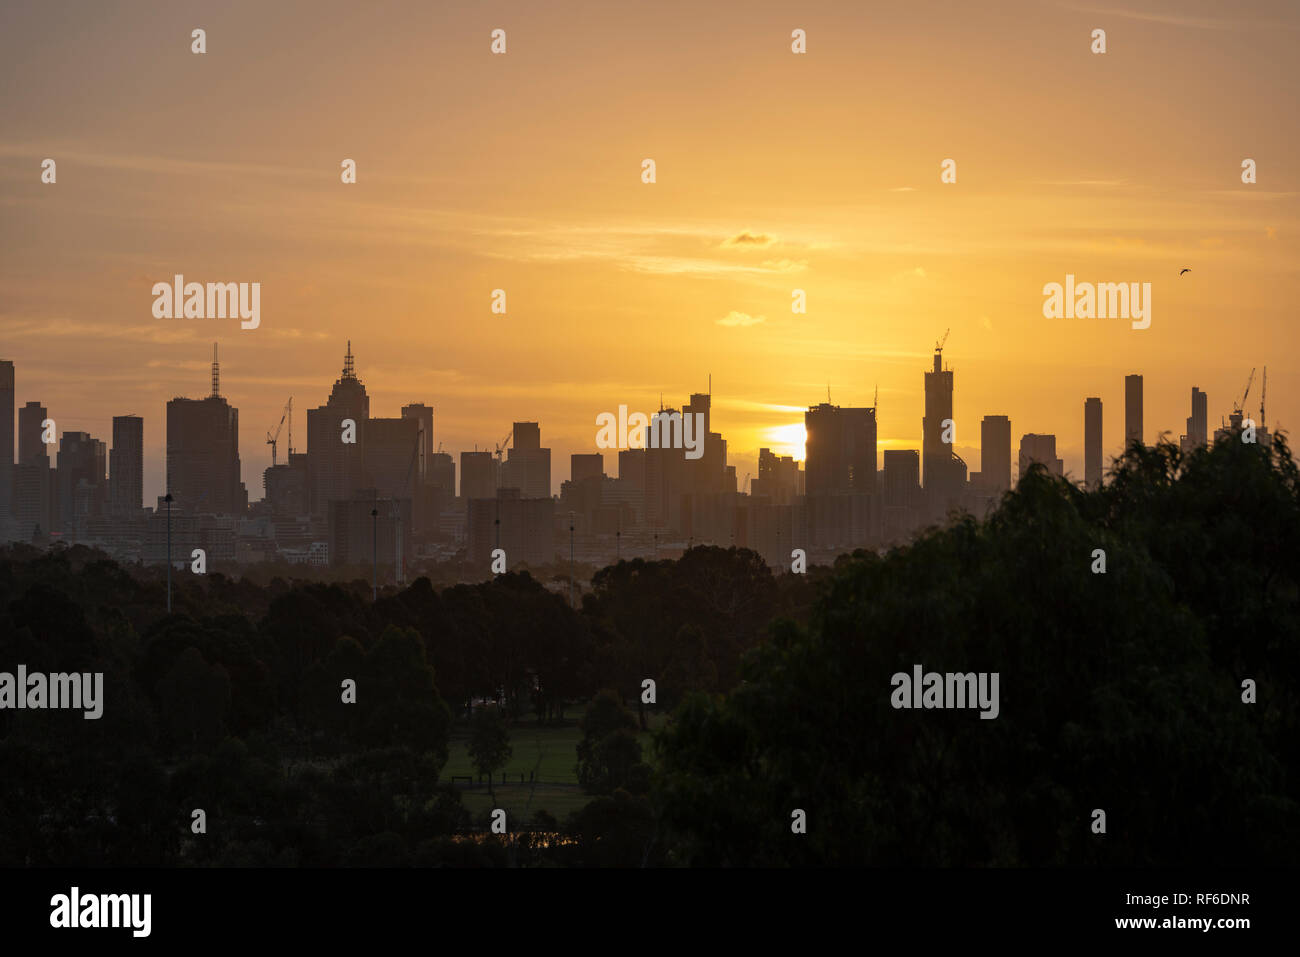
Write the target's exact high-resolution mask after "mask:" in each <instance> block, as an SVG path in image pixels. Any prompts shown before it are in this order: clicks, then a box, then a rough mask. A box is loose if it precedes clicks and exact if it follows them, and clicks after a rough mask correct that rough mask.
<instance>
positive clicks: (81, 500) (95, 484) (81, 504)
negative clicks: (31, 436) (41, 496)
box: [57, 432, 107, 535]
mask: <svg viewBox="0 0 1300 957" xmlns="http://www.w3.org/2000/svg"><path fill="white" fill-rule="evenodd" d="M106 465H107V456H106V455H105V451H104V443H103V442H101V441H99V440H98V439H96V438H93V437H91V435H90V434H89V433H87V432H64V433H63V435H62V436H61V437H60V440H59V453H58V472H57V481H58V489H59V492H58V495H59V523H60V525H61V526H62V530H63V531H65V532H70V533H72V534H74V535H80V534H82V533H84V529H85V522H86V521H87V520H88V519H92V518H98V517H100V516H101V515H103V514H104V502H105V499H106V498H107V495H106V491H107V489H106V483H105V481H104V475H105V467H106Z"/></svg>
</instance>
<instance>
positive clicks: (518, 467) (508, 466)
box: [501, 422, 551, 498]
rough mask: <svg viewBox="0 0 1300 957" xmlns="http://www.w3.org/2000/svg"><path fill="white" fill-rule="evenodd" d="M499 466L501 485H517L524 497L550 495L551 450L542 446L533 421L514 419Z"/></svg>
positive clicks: (503, 486) (515, 486) (539, 428)
mask: <svg viewBox="0 0 1300 957" xmlns="http://www.w3.org/2000/svg"><path fill="white" fill-rule="evenodd" d="M511 435H512V437H513V438H512V444H511V446H510V449H509V451H508V452H507V453H506V461H505V463H504V465H503V467H502V469H501V473H502V474H501V487H502V488H517V489H519V492H520V494H521V495H522V496H523V497H524V498H550V497H551V450H550V449H544V448H542V430H541V426H540V425H538V424H537V423H536V422H516V423H515V424H514V430H513V431H512V433H511Z"/></svg>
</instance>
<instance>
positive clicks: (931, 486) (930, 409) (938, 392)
mask: <svg viewBox="0 0 1300 957" xmlns="http://www.w3.org/2000/svg"><path fill="white" fill-rule="evenodd" d="M952 392H953V380H952V370H951V369H945V368H943V351H942V347H941V346H935V350H934V368H933V369H932V370H931V371H929V372H927V373H926V374H925V417H924V418H923V419H922V420H921V480H922V482H923V483H924V485H925V490H926V493H927V497H929V498H930V500H931V505H932V506H933V505H936V503H940V502H943V501H944V500H946V499H950V498H951V497H952V496H953V495H955V494H956V493H958V492H959V491H960V490H961V486H962V483H963V482H965V480H966V464H965V463H964V462H962V461H961V459H960V458H958V456H957V455H956V453H955V452H954V451H953V447H952V443H951V442H945V441H944V440H943V439H944V434H945V432H946V431H948V429H949V426H948V425H946V424H945V423H951V422H952V420H953V419H952Z"/></svg>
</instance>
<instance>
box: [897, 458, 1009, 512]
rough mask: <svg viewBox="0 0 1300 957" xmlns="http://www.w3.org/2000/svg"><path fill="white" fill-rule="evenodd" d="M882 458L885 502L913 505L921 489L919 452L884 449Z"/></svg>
mask: <svg viewBox="0 0 1300 957" xmlns="http://www.w3.org/2000/svg"><path fill="white" fill-rule="evenodd" d="M882 458H883V459H884V462H885V467H884V469H883V470H882V475H881V479H882V481H883V483H884V486H885V488H884V496H885V504H886V505H891V506H895V505H914V504H915V503H916V500H917V497H918V495H919V494H920V491H921V453H920V452H918V451H917V450H916V449H886V450H885V453H884V455H883V456H882ZM1007 467H1008V468H1010V464H1009V463H1008V466H1007Z"/></svg>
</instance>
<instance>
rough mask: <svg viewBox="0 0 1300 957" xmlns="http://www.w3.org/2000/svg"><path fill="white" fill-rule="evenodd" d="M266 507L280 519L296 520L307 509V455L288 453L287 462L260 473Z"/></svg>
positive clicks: (303, 453) (305, 512) (304, 453)
mask: <svg viewBox="0 0 1300 957" xmlns="http://www.w3.org/2000/svg"><path fill="white" fill-rule="evenodd" d="M262 489H263V492H264V494H265V499H264V501H265V503H266V507H267V508H269V509H270V511H271V514H272V515H275V516H277V517H280V518H298V517H300V516H303V515H306V514H307V513H308V508H307V453H306V452H290V453H289V461H288V462H281V463H280V464H279V465H272V466H269V467H268V468H267V469H266V471H264V472H263V473H262Z"/></svg>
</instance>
